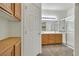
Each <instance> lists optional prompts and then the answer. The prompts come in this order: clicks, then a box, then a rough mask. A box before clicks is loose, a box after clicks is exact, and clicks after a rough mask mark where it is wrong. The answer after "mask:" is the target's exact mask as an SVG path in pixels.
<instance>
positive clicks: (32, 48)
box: [23, 3, 41, 56]
mask: <svg viewBox="0 0 79 59" xmlns="http://www.w3.org/2000/svg"><path fill="white" fill-rule="evenodd" d="M23 15H24V23H23V24H24V39H23V46H24V47H23V50H24V55H25V56H35V55H37V54H39V53H40V52H41V40H40V37H41V36H40V33H41V25H40V24H41V22H40V21H41V6H40V4H28V3H27V4H24V13H23Z"/></svg>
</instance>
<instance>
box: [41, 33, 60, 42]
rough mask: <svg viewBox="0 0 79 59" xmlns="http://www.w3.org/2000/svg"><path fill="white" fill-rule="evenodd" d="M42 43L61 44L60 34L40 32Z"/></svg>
mask: <svg viewBox="0 0 79 59" xmlns="http://www.w3.org/2000/svg"><path fill="white" fill-rule="evenodd" d="M41 39H42V44H62V34H42V38H41Z"/></svg>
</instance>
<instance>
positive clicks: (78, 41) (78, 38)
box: [75, 3, 79, 56]
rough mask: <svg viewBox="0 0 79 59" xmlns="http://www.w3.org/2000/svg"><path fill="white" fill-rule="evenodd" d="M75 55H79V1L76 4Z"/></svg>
mask: <svg viewBox="0 0 79 59" xmlns="http://www.w3.org/2000/svg"><path fill="white" fill-rule="evenodd" d="M75 55H76V56H79V3H76V4H75Z"/></svg>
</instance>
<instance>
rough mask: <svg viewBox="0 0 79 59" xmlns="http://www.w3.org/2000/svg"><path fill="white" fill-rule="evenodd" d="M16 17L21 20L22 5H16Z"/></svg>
mask: <svg viewBox="0 0 79 59" xmlns="http://www.w3.org/2000/svg"><path fill="white" fill-rule="evenodd" d="M15 17H16V18H17V19H18V20H21V4H20V3H15Z"/></svg>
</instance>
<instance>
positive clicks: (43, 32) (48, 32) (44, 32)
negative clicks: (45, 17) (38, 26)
mask: <svg viewBox="0 0 79 59" xmlns="http://www.w3.org/2000/svg"><path fill="white" fill-rule="evenodd" d="M41 34H62V33H61V32H53V31H42V32H41Z"/></svg>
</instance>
